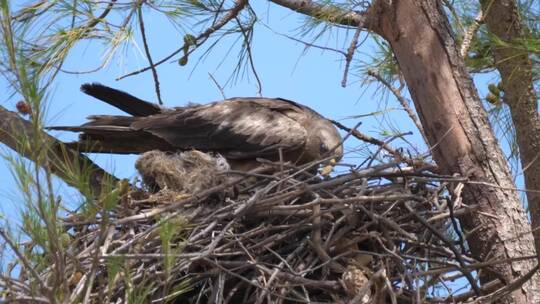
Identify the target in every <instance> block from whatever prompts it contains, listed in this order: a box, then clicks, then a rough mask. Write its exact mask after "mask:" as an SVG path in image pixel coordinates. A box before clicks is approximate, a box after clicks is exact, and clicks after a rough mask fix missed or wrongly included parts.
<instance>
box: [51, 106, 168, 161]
mask: <svg viewBox="0 0 540 304" xmlns="http://www.w3.org/2000/svg"><path fill="white" fill-rule="evenodd" d="M89 119H91V121H90V122H88V123H86V124H84V125H81V126H54V127H48V128H47V129H49V130H61V131H71V132H80V133H81V134H80V135H79V140H78V141H75V142H69V143H66V145H67V146H68V147H70V148H72V149H75V150H78V151H80V152H90V153H115V154H139V153H144V152H147V151H150V150H156V149H158V150H162V151H171V150H174V149H173V148H172V147H171V145H170V144H168V143H167V142H166V141H164V140H163V139H161V138H159V137H157V136H154V135H152V134H150V133H148V132H145V131H140V130H134V129H133V128H131V127H130V125H131V124H132V123H134V122H135V121H137V120H139V119H141V117H129V116H111V115H94V116H90V117H89Z"/></svg>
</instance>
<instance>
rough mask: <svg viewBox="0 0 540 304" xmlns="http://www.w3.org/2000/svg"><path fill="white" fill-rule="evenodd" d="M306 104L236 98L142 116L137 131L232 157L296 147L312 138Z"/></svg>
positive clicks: (171, 143) (178, 147)
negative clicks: (306, 120)
mask: <svg viewBox="0 0 540 304" xmlns="http://www.w3.org/2000/svg"><path fill="white" fill-rule="evenodd" d="M301 114H302V108H300V107H297V106H295V105H294V104H289V103H287V102H284V101H282V100H279V99H266V98H233V99H229V100H226V101H224V102H217V103H212V104H208V105H203V106H197V107H187V108H177V109H176V111H174V112H169V113H164V114H158V115H152V116H148V117H141V118H137V119H136V121H135V122H134V123H133V124H131V128H132V129H133V130H136V131H143V132H148V133H151V134H153V135H154V136H157V137H159V138H161V139H163V140H165V141H166V142H168V143H169V144H170V145H172V146H173V147H175V148H177V149H198V150H202V151H219V152H221V153H224V154H227V155H228V156H229V157H235V156H236V157H238V158H242V157H249V156H248V155H253V156H262V155H265V154H266V153H267V152H270V150H271V153H275V151H276V150H277V148H283V149H285V150H294V149H298V148H300V147H301V146H302V145H303V144H304V143H305V140H306V136H307V131H306V129H305V128H304V127H303V126H302V124H301V121H299V120H300V119H295V118H298V117H300V116H301Z"/></svg>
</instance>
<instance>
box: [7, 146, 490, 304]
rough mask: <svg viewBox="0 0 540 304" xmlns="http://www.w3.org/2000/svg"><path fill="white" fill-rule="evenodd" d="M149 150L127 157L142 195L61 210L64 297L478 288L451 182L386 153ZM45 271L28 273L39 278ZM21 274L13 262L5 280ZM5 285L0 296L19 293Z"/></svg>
mask: <svg viewBox="0 0 540 304" xmlns="http://www.w3.org/2000/svg"><path fill="white" fill-rule="evenodd" d="M152 153H153V154H146V155H143V156H142V157H141V158H140V159H139V161H138V162H137V168H138V169H139V171H140V172H141V175H142V176H143V179H144V181H145V183H146V189H147V190H140V189H139V190H134V189H133V188H130V187H127V186H126V185H123V186H119V187H118V188H117V189H114V190H113V191H111V192H110V193H111V195H109V196H107V197H104V198H102V199H101V200H100V201H96V202H95V203H94V204H90V205H91V206H85V207H84V208H83V210H81V211H79V212H78V213H75V214H72V215H70V216H69V217H68V218H66V220H65V227H66V228H65V231H66V233H65V234H64V235H68V236H69V245H68V249H67V254H66V261H65V265H64V268H65V277H66V278H68V283H67V285H68V286H67V289H68V290H69V292H70V296H69V300H72V301H77V300H78V301H81V300H86V301H90V302H94V303H109V302H112V303H120V302H132V301H133V299H136V298H139V299H145V300H144V301H143V302H154V303H161V302H164V301H170V302H175V303H295V302H300V303H307V302H318V303H321V302H323V303H418V302H424V301H431V302H452V301H464V300H467V299H468V298H471V297H476V296H478V295H479V293H480V292H483V293H484V296H485V295H486V294H487V291H485V290H484V291H482V290H480V289H479V288H478V287H477V281H476V277H475V276H473V275H476V274H477V273H476V272H477V271H478V270H479V269H481V268H482V267H485V266H486V265H482V264H479V263H477V261H476V260H475V259H474V258H472V257H471V255H470V254H469V250H468V248H467V246H466V244H465V243H464V242H465V241H464V237H463V236H462V233H461V231H460V228H459V224H458V220H457V219H456V217H458V216H464V215H466V214H467V213H469V212H470V210H469V209H468V208H467V207H466V206H465V205H463V204H461V198H460V191H461V188H462V187H463V184H461V181H463V180H462V179H459V178H449V177H442V176H437V175H434V174H432V173H430V172H427V171H425V170H420V169H415V168H414V167H407V166H403V165H402V164H401V165H400V162H397V161H396V162H392V163H384V164H378V165H367V166H363V167H361V168H353V167H351V168H350V170H349V171H348V172H345V173H343V174H338V175H337V176H334V177H331V178H330V177H326V178H321V177H320V176H317V175H313V174H312V172H313V170H310V169H309V168H308V167H301V168H297V167H293V166H289V165H287V164H282V163H281V164H280V163H278V164H271V163H267V164H265V165H263V166H261V167H260V168H258V169H256V170H254V171H252V172H250V173H239V172H236V173H234V172H230V171H227V170H228V167H227V165H226V164H224V163H223V162H224V160H223V159H221V158H216V157H213V156H208V155H204V154H202V153H200V152H193V153H187V154H182V155H165V154H163V153H161V152H152ZM369 163H370V164H371V162H369ZM312 167H313V166H312ZM188 169H189V170H188ZM186 170H187V171H186ZM225 172H228V173H225ZM268 172H273V173H268ZM53 268H54V267H50V268H48V269H45V270H44V271H42V273H40V276H41V278H42V280H43V281H44V282H51V280H52V277H53V276H54V272H53V271H52V270H51V269H53ZM29 279H31V275H30V274H29V273H28V270H27V269H25V268H24V267H22V269H21V276H20V278H19V280H21V281H25V280H29ZM456 280H458V282H461V283H459V284H457V285H458V288H461V290H459V289H456V290H454V289H452V285H453V284H452V282H454V281H456ZM455 285H456V284H454V287H455ZM9 289H10V291H9V293H7V296H6V298H7V299H9V298H10V296H11V297H12V299H17V297H18V299H22V298H23V297H21V295H22V294H24V293H25V291H24V290H19V289H17V286H15V285H10V287H9ZM28 296H31V295H30V294H28ZM42 299H44V298H42ZM44 301H45V300H44Z"/></svg>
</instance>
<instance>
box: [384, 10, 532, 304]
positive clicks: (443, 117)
mask: <svg viewBox="0 0 540 304" xmlns="http://www.w3.org/2000/svg"><path fill="white" fill-rule="evenodd" d="M381 3H382V1H381ZM435 3H436V2H435V1H430V0H401V1H393V4H392V5H391V6H386V5H381V6H380V7H379V9H380V11H379V26H378V28H379V30H380V34H381V35H382V36H383V37H384V38H385V39H386V40H387V41H388V42H389V43H390V45H391V47H392V50H393V51H394V54H395V56H396V58H397V60H398V62H399V66H400V68H401V72H402V73H403V75H404V77H405V80H406V82H407V85H408V88H409V91H410V93H411V96H412V99H413V101H414V104H415V106H416V109H417V112H418V115H419V116H420V120H421V121H422V125H423V126H424V130H425V131H426V134H427V137H428V140H429V144H430V145H431V146H432V147H433V156H434V158H435V160H436V162H437V164H438V165H439V167H440V168H442V170H443V171H444V173H446V174H454V173H459V174H460V175H462V176H464V177H468V178H469V179H471V180H473V181H478V182H486V183H490V184H494V185H496V186H495V187H491V186H490V187H488V186H486V185H479V184H469V185H467V187H465V189H464V193H463V197H464V202H465V203H467V204H469V205H478V206H479V208H480V209H479V211H480V212H477V213H475V214H474V216H470V215H469V216H465V217H463V218H462V219H461V221H462V224H463V227H464V228H465V230H467V231H469V232H470V235H469V237H468V244H469V246H470V248H471V251H472V253H473V254H474V255H475V256H476V258H478V259H479V260H482V261H486V260H493V259H504V258H509V257H520V256H529V255H535V249H534V247H533V238H532V235H531V234H530V233H528V231H530V226H529V223H528V221H527V216H526V214H525V211H524V209H523V207H522V204H521V201H520V200H519V197H518V195H517V192H515V191H512V190H508V189H511V188H513V187H515V186H514V184H513V182H512V178H511V175H510V173H509V169H508V164H507V162H506V160H505V158H504V156H503V153H502V151H501V149H500V147H499V145H498V142H497V140H496V139H495V137H494V135H493V133H492V130H491V128H490V125H489V122H488V120H487V115H486V113H485V110H484V109H483V107H482V105H481V102H480V99H479V98H478V96H477V93H476V90H475V88H474V86H473V84H472V81H471V79H470V77H469V75H468V73H467V72H466V71H465V65H464V62H463V59H462V58H461V56H460V55H459V50H458V48H457V45H456V43H455V41H454V39H453V36H452V34H451V32H450V26H449V25H448V23H447V20H446V18H445V16H444V14H443V12H442V9H441V8H440V7H439V6H437V5H436V4H435ZM411 16H414V18H411ZM518 236H519V237H518ZM533 266H534V265H533V262H532V261H530V260H529V261H521V262H514V263H505V264H499V265H495V266H493V268H492V270H493V271H489V272H485V273H483V274H482V275H481V281H482V282H483V283H487V282H489V281H491V280H494V279H497V278H498V279H500V280H501V281H502V282H503V283H504V284H508V283H510V282H511V281H513V280H515V279H516V278H517V277H519V276H522V275H525V274H526V273H527V271H529V270H531V269H532V268H533ZM533 280H534V281H531V282H528V283H527V284H526V286H525V287H524V288H522V289H518V290H516V291H515V292H514V293H513V294H512V295H511V297H509V298H508V299H506V301H505V302H511V301H512V300H513V302H515V303H539V301H540V300H538V297H539V294H538V293H539V290H538V283H537V278H536V276H535V277H533ZM512 298H513V299H512Z"/></svg>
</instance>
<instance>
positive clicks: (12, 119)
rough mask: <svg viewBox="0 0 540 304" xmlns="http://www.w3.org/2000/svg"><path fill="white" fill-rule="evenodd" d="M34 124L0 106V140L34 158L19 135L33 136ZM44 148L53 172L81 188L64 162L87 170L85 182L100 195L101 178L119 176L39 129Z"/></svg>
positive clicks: (108, 178) (115, 179) (31, 158)
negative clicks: (86, 180) (113, 174)
mask: <svg viewBox="0 0 540 304" xmlns="http://www.w3.org/2000/svg"><path fill="white" fill-rule="evenodd" d="M35 132H36V131H35V128H34V127H33V126H32V124H31V123H30V122H29V121H26V120H24V119H22V118H21V117H20V116H19V115H17V113H15V112H11V111H8V110H6V109H5V108H4V107H1V106H0V142H1V143H3V144H5V145H6V146H8V147H10V148H11V149H13V150H15V151H16V152H18V153H19V154H20V155H22V156H24V157H26V158H28V159H30V160H33V161H34V160H35V159H34V155H35V153H33V151H30V150H29V147H28V146H26V145H22V144H21V141H20V139H19V138H20V136H26V137H27V138H33V137H34V133H35ZM41 138H43V140H44V141H46V142H44V143H43V148H44V149H47V148H48V149H49V150H48V151H47V152H48V153H47V159H48V162H47V164H48V165H49V169H50V170H51V172H52V173H53V174H55V175H56V176H58V177H60V178H61V179H63V180H64V181H65V182H66V183H67V184H69V185H70V186H73V187H75V188H78V189H80V187H81V185H79V184H76V183H74V181H73V179H71V178H69V177H68V176H67V175H66V168H65V167H64V166H78V168H72V170H79V171H81V172H84V171H85V170H86V171H88V172H89V174H90V176H89V178H88V182H89V183H90V187H91V188H92V190H93V193H94V194H96V195H99V194H100V193H101V186H102V182H103V181H104V179H107V180H108V181H110V182H117V181H118V179H117V178H116V177H114V176H112V175H110V174H109V173H107V172H106V171H105V170H103V169H102V168H100V167H99V166H98V165H96V164H94V163H93V162H92V161H91V160H90V159H89V158H88V157H86V156H84V155H82V154H80V153H78V152H76V151H74V150H71V149H69V148H67V147H66V146H64V144H63V143H61V142H60V141H58V140H57V139H55V138H54V137H52V136H50V135H48V134H46V133H42V134H41Z"/></svg>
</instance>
